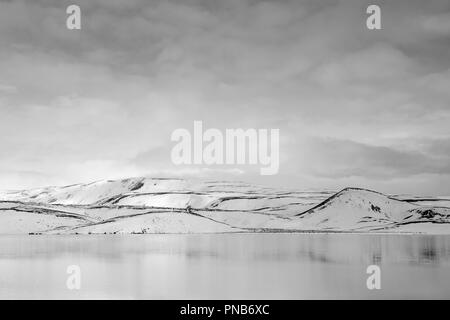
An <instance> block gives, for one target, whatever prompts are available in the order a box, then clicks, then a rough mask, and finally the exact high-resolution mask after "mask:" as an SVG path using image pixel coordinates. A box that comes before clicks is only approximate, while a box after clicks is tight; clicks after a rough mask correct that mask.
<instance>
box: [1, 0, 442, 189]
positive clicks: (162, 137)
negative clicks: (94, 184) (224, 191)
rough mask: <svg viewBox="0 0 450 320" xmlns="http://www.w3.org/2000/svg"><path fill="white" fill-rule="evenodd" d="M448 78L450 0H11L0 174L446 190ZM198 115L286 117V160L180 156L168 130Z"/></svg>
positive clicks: (211, 118)
mask: <svg viewBox="0 0 450 320" xmlns="http://www.w3.org/2000/svg"><path fill="white" fill-rule="evenodd" d="M70 4H78V5H79V6H80V7H81V10H82V29H81V30H79V31H73V30H68V29H67V28H66V18H67V15H66V12H65V11H66V7H67V6H68V5H70ZM369 4H378V5H380V7H381V19H382V30H375V31H372V30H368V29H367V28H366V18H367V14H366V8H367V6H368V5H369ZM449 88H450V2H449V1H448V0H435V1H419V0H407V1H406V0H405V1H402V0H396V1H381V0H377V1H370V2H365V1H360V0H355V1H352V0H349V1H344V0H342V1H337V0H310V1H300V0H292V1H291V0H282V1H281V0H276V1H259V0H258V1H256V0H198V1H197V0H183V1H182V0H178V1H168V0H164V1H162V0H161V1H145V0H126V1H125V0H123V1H119V0H95V1H87V0H86V1H82V0H76V1H75V0H74V1H56V0H33V1H19V0H14V1H5V0H2V1H0V146H1V149H0V188H1V189H5V188H7V189H14V188H25V187H35V186H42V185H53V184H69V183H75V182H90V181H92V180H97V179H113V178H121V177H129V176H140V175H150V176H179V177H191V176H195V177H205V178H207V179H229V180H243V181H248V182H254V183H260V184H267V185H273V186H286V187H295V188H301V189H304V188H327V189H333V190H334V189H339V188H343V187H346V186H361V187H367V188H371V189H376V190H379V191H382V192H388V193H419V194H424V195H425V194H449V193H450V126H449V122H450V90H449ZM194 120H202V121H203V124H204V126H205V127H212V128H218V129H221V130H224V129H226V128H244V129H246V128H279V129H280V136H281V144H280V157H281V159H280V160H281V163H280V171H279V174H278V175H274V176H260V175H259V167H253V166H249V167H242V168H236V167H220V168H218V167H214V166H211V167H205V166H191V167H178V166H174V165H173V164H172V163H171V160H170V151H171V148H172V147H173V145H174V143H173V142H171V141H170V135H171V133H172V131H173V130H175V129H177V128H187V129H189V130H192V127H193V121H194Z"/></svg>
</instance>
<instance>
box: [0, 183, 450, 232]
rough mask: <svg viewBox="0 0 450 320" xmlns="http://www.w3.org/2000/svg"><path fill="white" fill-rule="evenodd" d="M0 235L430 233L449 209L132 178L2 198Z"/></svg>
mask: <svg viewBox="0 0 450 320" xmlns="http://www.w3.org/2000/svg"><path fill="white" fill-rule="evenodd" d="M0 201H3V202H0V233H80V234H82V233H86V234H89V233H102V234H103V233H203V232H208V233H210V232H242V231H246V232H268V231H269V232H279V231H289V232H298V231H315V232H317V231H327V232H330V231H333V232H338V231H347V232H428V233H430V232H431V233H449V234H450V223H449V222H450V208H447V207H437V206H429V205H422V204H420V203H419V202H418V201H411V200H404V199H401V198H400V199H399V198H394V197H390V196H386V195H383V194H381V193H378V192H375V191H370V190H366V189H358V188H346V189H344V190H342V191H340V192H338V193H336V194H332V193H330V192H299V191H292V190H279V189H273V188H265V187H261V186H254V185H249V184H246V183H243V182H226V181H200V180H181V179H154V178H133V179H124V180H116V181H110V180H108V181H98V182H94V183H89V184H76V185H71V186H66V187H47V188H40V189H33V190H23V191H8V192H3V193H0Z"/></svg>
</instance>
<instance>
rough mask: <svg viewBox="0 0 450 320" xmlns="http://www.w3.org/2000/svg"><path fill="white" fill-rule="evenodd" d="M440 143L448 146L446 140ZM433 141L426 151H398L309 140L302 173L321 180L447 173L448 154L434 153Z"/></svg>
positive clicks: (316, 139) (339, 142)
mask: <svg viewBox="0 0 450 320" xmlns="http://www.w3.org/2000/svg"><path fill="white" fill-rule="evenodd" d="M439 144H445V145H447V144H448V141H447V140H444V141H440V142H439ZM436 147H437V144H436V142H435V143H433V144H432V145H430V146H428V147H426V148H425V149H428V150H429V151H428V152H421V151H416V150H414V151H411V150H399V149H395V148H392V147H388V146H374V145H368V144H364V143H359V142H355V141H350V140H339V139H333V138H328V139H323V138H311V139H309V140H307V141H306V143H305V144H304V145H303V148H302V151H303V153H302V154H299V155H298V158H299V159H301V160H303V163H305V165H304V166H303V168H302V169H303V170H304V171H305V172H309V173H311V174H313V175H317V176H323V177H337V178H340V177H351V176H359V177H366V178H375V179H396V178H400V177H406V176H411V175H420V174H450V153H448V152H444V153H443V154H442V153H435V152H433V153H432V152H430V151H435V149H436Z"/></svg>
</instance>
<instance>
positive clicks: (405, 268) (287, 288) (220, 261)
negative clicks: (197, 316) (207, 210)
mask: <svg viewBox="0 0 450 320" xmlns="http://www.w3.org/2000/svg"><path fill="white" fill-rule="evenodd" d="M371 264H377V265H379V266H380V267H381V290H368V289H367V287H366V279H367V277H368V275H367V274H366V268H367V266H368V265H371ZM69 265H79V266H80V268H81V290H79V291H71V290H68V289H67V287H66V280H67V277H68V274H67V273H66V270H67V266H69ZM0 298H3V299H4V298H6V299H13V298H21V299H38V298H44V299H58V298H60V299H61V298H62V299H79V298H89V299H105V298H124V299H306V298H309V299H315V298H337V299H342V298H355V299H361V298H369V299H371V298H450V236H418V235H356V234H344V235H343V234H238V235H236V234H234V235H232V234H219V235H217V234H216V235H134V236H133V235H128V236H118V235H114V236H76V237H74V236H0Z"/></svg>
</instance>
